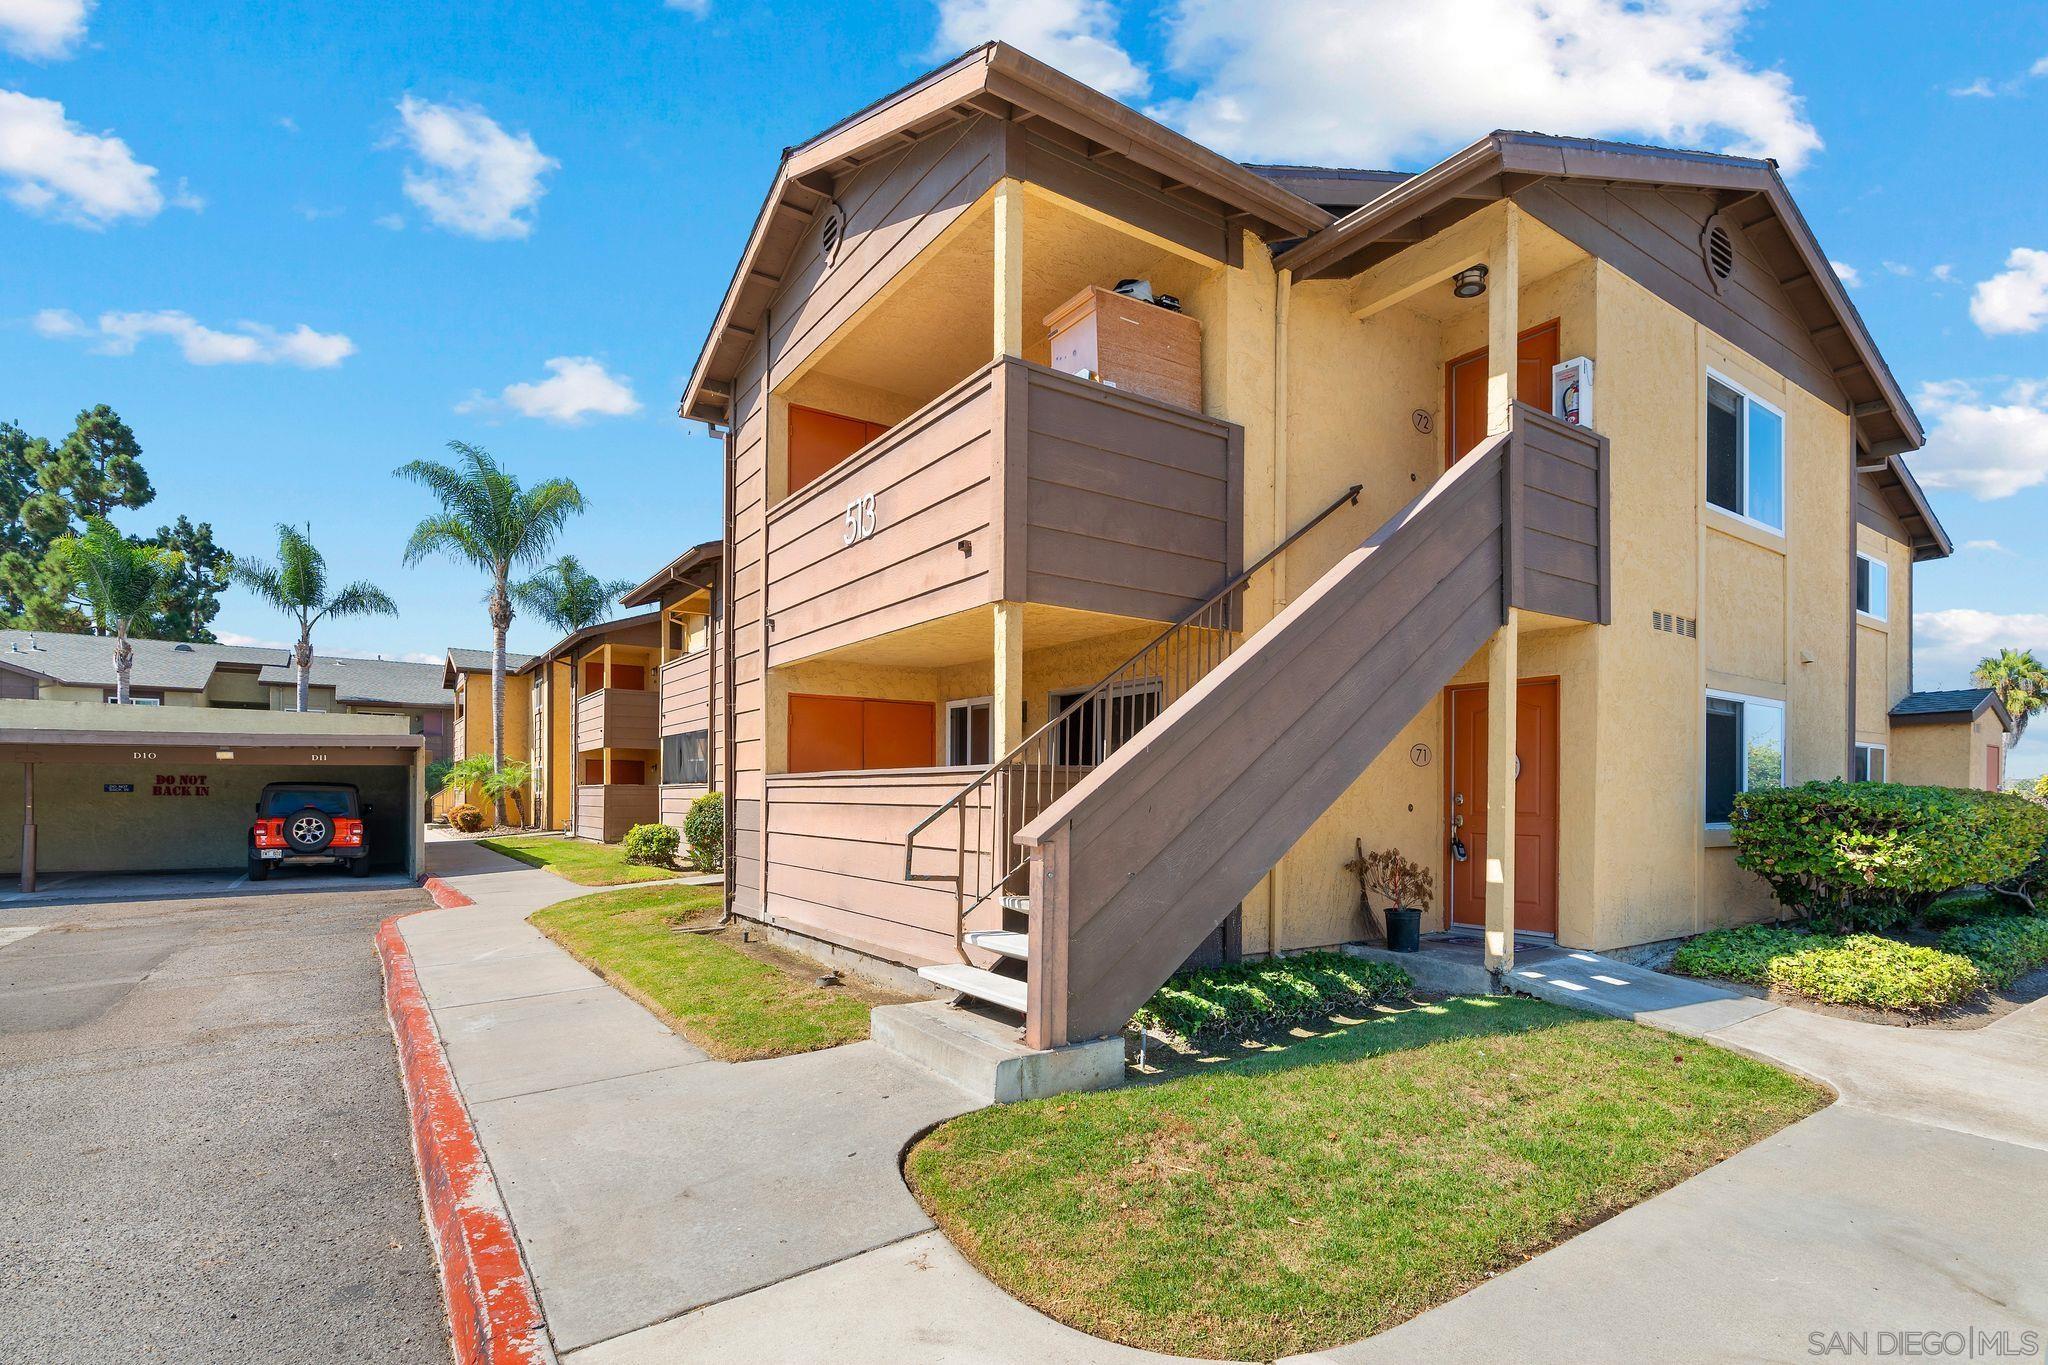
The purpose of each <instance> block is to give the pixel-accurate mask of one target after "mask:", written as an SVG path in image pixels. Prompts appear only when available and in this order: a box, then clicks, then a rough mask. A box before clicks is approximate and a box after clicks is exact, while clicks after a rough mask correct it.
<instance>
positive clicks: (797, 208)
mask: <svg viewBox="0 0 2048 1365" xmlns="http://www.w3.org/2000/svg"><path fill="white" fill-rule="evenodd" d="M984 115H993V116H995V117H997V118H1002V119H1005V120H1012V121H1023V120H1025V119H1034V118H1035V119H1043V120H1045V121H1047V122H1050V123H1053V124H1057V125H1059V126H1061V127H1064V128H1066V129H1068V130H1070V131H1072V132H1074V133H1076V134H1078V135H1080V136H1082V137H1084V138H1086V139H1087V140H1088V141H1089V143H1090V144H1091V146H1093V147H1094V148H1095V149H1096V152H1095V153H1094V155H1095V157H1096V159H1099V160H1100V159H1116V160H1122V161H1125V162H1128V163H1132V164H1134V165H1136V166H1138V167H1141V168H1143V170H1144V171H1146V172H1147V173H1150V174H1152V175H1155V176H1162V177H1164V178H1165V179H1166V180H1167V181H1169V182H1170V183H1171V184H1173V185H1174V186H1176V187H1178V188H1179V189H1181V190H1184V191H1188V192H1192V193H1194V194H1198V195H1201V196H1205V197H1206V198H1208V199H1213V200H1215V201H1217V202H1219V203H1221V204H1222V205H1223V206H1224V208H1225V209H1226V210H1227V211H1229V212H1231V213H1233V214H1234V215H1236V216H1237V217H1238V218H1239V219H1240V220H1241V221H1242V222H1243V223H1244V225H1245V226H1246V227H1249V228H1252V229H1253V230H1255V231H1257V232H1259V233H1260V234H1261V235H1263V236H1265V237H1266V238H1267V239H1268V240H1273V239H1278V238H1284V237H1299V236H1301V235H1303V234H1305V233H1311V232H1314V231H1316V230H1317V229H1319V228H1321V227H1323V226H1324V225H1325V224H1327V223H1329V222H1330V221H1331V219H1332V217H1333V215H1332V214H1331V213H1330V212H1329V211H1328V210H1326V209H1322V208H1318V207H1317V206H1316V205H1314V204H1312V203H1310V202H1309V201H1308V200H1306V199H1303V198H1302V197H1301V196H1300V195H1298V194H1295V193H1293V192H1292V191H1290V190H1289V189H1287V188H1286V187H1285V186H1283V185H1281V184H1279V183H1277V182H1276V181H1275V180H1273V179H1271V178H1269V177H1266V176H1262V175H1259V174H1257V173H1255V172H1253V171H1251V170H1249V169H1247V168H1246V167H1244V166H1241V165H1239V164H1238V163H1237V162H1235V161H1232V160H1230V159H1229V158H1227V157H1224V156H1221V155H1219V154H1217V153H1215V152H1212V151H1210V150H1209V149H1208V148H1207V147H1204V146H1202V145H1201V144H1200V143H1198V142H1195V141H1194V140H1192V139H1190V138H1187V137H1184V136H1182V135H1181V134H1179V133H1176V132H1174V131H1173V130H1172V129H1171V128H1168V127H1167V126H1166V125H1165V124H1162V123H1158V122H1156V121H1154V120H1152V119H1149V118H1147V117H1145V116H1144V115H1143V114H1140V113H1139V112H1138V111H1136V110H1135V109H1132V108H1131V107H1129V106H1128V105H1125V104H1122V103H1119V102H1118V101H1116V100H1113V99H1111V98H1110V97H1109V96H1107V95H1105V94H1103V93H1102V92H1100V91H1099V90H1094V89H1091V88H1090V87H1088V86H1086V85H1083V84H1082V83H1081V82H1080V81H1077V80H1075V79H1074V78H1073V77H1072V76H1069V75H1067V74H1066V73H1065V72H1062V71H1058V70H1056V69H1054V68H1053V67H1050V66H1047V65H1046V64H1045V63H1044V62H1041V61H1038V60H1037V59H1036V58H1033V57H1031V56H1028V55H1026V54H1025V53H1023V52H1020V51H1018V50H1017V49H1016V48H1014V47H1011V46H1010V45H1009V44H1007V43H985V44H983V45H982V46H980V47H977V48H974V49H972V50H971V51H968V52H965V53H962V54H961V55H960V56H959V57H956V58H955V59H954V60H952V61H950V62H948V63H946V64H945V65H944V66H941V67H938V68H936V69H934V70H932V71H928V72H926V73H925V74H924V75H922V76H920V77H918V78H917V79H916V80H914V81H912V82H911V83H910V84H908V85H906V86H904V87H903V88H902V89H900V90H897V91H895V92H894V93H892V94H889V95H886V96H884V97H883V98H881V99H880V100H877V101H876V102H875V103H873V104H871V105H869V106H867V107H866V108H865V109H861V110H859V111H857V112H855V113H853V114H851V115H849V116H848V117H846V118H844V119H841V120H840V121H839V122H838V123H835V124H833V125H832V126H831V127H830V128H827V129H826V130H825V131H824V132H822V133H819V134H818V135H817V136H815V137H813V138H811V139H809V140H808V141H805V142H802V143H799V144H798V145H796V146H794V147H789V148H786V149H784V151H783V153H782V163H781V165H780V166H779V167H778V168H777V169H776V172H775V179H774V181H773V183H772V184H770V186H769V188H768V197H767V199H766V201H765V202H764V203H763V204H762V205H761V212H760V214H759V215H758V216H757V217H756V218H755V220H754V230H753V233H752V234H751V235H750V236H749V237H748V239H747V245H746V249H745V250H744V251H743V252H742V253H741V256H740V262H739V266H738V268H737V269H735V270H734V272H733V276H732V282H731V283H730V284H729V285H727V286H726V291H725V297H724V298H723V300H721V302H720V303H719V306H718V312H717V314H716V316H715V317H714V318H713V320H712V323H711V331H710V335H708V336H707V337H706V338H705V340H704V349H703V350H702V351H701V352H700V353H699V354H698V357H697V364H696V366H695V368H694V369H692V370H691V372H690V382H689V384H688V385H687V386H686V387H685V389H684V390H683V397H682V402H681V404H680V406H679V409H678V410H679V412H680V413H681V415H682V416H684V417H689V418H695V419H697V420H699V421H703V422H722V421H724V420H726V418H727V417H728V416H729V412H728V408H729V405H730V403H731V399H732V391H731V385H732V381H733V378H734V376H735V375H737V374H738V373H739V368H740V363H741V361H742V360H743V359H744V358H745V356H746V353H747V351H748V349H749V348H750V347H751V346H752V344H753V342H754V340H755V338H756V336H757V335H758V334H759V326H760V320H761V317H762V315H763V314H764V313H765V311H766V310H767V307H768V305H769V303H770V302H771V301H772V300H773V299H774V298H775V296H776V294H777V292H778V291H779V290H780V288H781V281H782V276H783V271H784V267H785V266H786V265H787V264H788V262H789V261H790V259H791V258H792V257H793V255H794V254H795V251H796V249H797V246H798V244H799V242H800V240H801V239H802V237H803V234H804V230H805V229H806V228H807V227H808V226H809V224H810V222H811V219H812V218H813V217H814V216H815V215H816V214H817V213H818V211H819V210H820V209H822V208H823V207H824V206H825V205H826V204H828V203H830V202H831V201H832V197H833V191H832V184H831V182H832V179H833V177H834V176H836V175H839V174H842V173H845V172H848V171H851V170H856V169H858V168H859V167H861V166H862V165H864V164H866V163H867V162H868V161H871V160H873V159H875V158H877V157H880V156H883V155H887V154H890V153H894V152H897V151H900V150H901V149H902V148H903V146H904V145H905V143H906V142H914V141H917V140H919V139H922V138H924V137H927V136H929V135H930V134H932V133H935V132H937V131H939V130H940V129H942V128H946V127H949V126H951V125H953V124H956V123H958V122H960V121H961V120H963V119H968V118H975V117H980V116H984Z"/></svg>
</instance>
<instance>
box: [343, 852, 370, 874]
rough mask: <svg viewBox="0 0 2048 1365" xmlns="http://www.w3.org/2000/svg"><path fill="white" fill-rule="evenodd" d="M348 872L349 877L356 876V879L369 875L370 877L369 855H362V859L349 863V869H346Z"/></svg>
mask: <svg viewBox="0 0 2048 1365" xmlns="http://www.w3.org/2000/svg"><path fill="white" fill-rule="evenodd" d="M348 870H349V873H350V875H352V876H356V877H367V876H369V875H370V855H369V854H367V853H365V854H364V855H363V856H362V857H360V858H358V859H356V860H355V861H354V862H353V863H350V864H349V869H348Z"/></svg>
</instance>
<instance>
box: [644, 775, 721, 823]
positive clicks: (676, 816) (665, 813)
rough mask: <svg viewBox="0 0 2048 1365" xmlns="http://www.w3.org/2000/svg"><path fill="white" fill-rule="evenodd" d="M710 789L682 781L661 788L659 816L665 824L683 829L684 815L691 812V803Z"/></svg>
mask: <svg viewBox="0 0 2048 1365" xmlns="http://www.w3.org/2000/svg"><path fill="white" fill-rule="evenodd" d="M710 790H712V789H711V788H710V787H693V786H686V785H683V784H680V783H675V784H671V785H668V786H665V787H663V788H661V800H660V805H659V809H658V812H657V818H658V819H660V821H661V823H663V824H664V825H673V826H675V827H676V828H677V829H681V828H682V827H683V817H684V816H686V815H688V814H689V813H690V803H691V802H692V801H695V800H696V799H697V798H698V797H700V796H702V795H704V794H705V793H706V792H708V791H710Z"/></svg>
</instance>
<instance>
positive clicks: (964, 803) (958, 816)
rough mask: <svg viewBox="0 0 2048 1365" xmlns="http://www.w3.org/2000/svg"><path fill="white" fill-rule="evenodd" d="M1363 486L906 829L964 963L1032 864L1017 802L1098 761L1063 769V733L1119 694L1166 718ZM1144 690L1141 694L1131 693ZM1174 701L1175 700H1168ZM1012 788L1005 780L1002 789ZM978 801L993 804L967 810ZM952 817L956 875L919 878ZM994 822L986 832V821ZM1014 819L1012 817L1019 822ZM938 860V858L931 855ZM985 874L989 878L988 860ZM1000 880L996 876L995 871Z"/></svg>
mask: <svg viewBox="0 0 2048 1365" xmlns="http://www.w3.org/2000/svg"><path fill="white" fill-rule="evenodd" d="M1364 487H1365V486H1364V485H1363V484H1353V485H1351V487H1350V488H1348V489H1346V490H1345V491H1344V493H1342V494H1341V495H1340V496H1338V497H1337V498H1336V499H1335V500H1333V501H1332V502H1331V503H1330V505H1329V506H1328V507H1325V508H1324V509H1323V510H1322V511H1320V512H1318V513H1316V514H1315V515H1314V516H1313V517H1310V518H1309V519H1308V520H1307V521H1305V522H1303V523H1302V524H1301V526H1300V527H1298V528H1297V529H1296V530H1295V531H1294V532H1293V533H1292V534H1291V535H1289V536H1288V537H1287V538H1286V539H1285V540H1283V541H1281V542H1280V543H1279V544H1278V545H1275V546H1274V547H1273V548H1272V549H1271V550H1269V551H1267V552H1266V553H1265V554H1264V555H1262V556H1260V557H1259V559H1258V561H1257V562H1256V563H1254V564H1252V565H1251V566H1250V567H1248V568H1246V569H1245V570H1244V571H1243V572H1241V573H1239V574H1238V575H1237V576H1236V577H1234V578H1232V579H1231V580H1230V581H1229V582H1227V583H1225V584H1224V585H1223V586H1222V587H1220V588H1218V589H1217V590H1216V591H1215V592H1213V593H1211V594H1210V595H1209V596H1208V597H1207V598H1206V599H1204V600H1203V602H1202V603H1201V605H1199V606H1197V607H1195V608H1194V609H1193V610H1192V611H1190V612H1188V613H1187V614H1186V615H1184V616H1182V617H1181V618H1180V620H1178V621H1176V622H1174V623H1173V624H1172V625H1170V626H1168V627H1167V628H1166V629H1165V630H1163V631H1161V632H1160V633H1159V634H1158V635H1156V636H1154V637H1153V638H1152V639H1151V640H1150V641H1148V642H1147V643H1146V644H1145V645H1144V647H1142V648H1141V649H1139V650H1138V652H1137V653H1135V654H1133V655H1131V657H1130V658H1128V659H1126V660H1124V661H1123V663H1121V664H1119V665H1118V666H1117V667H1115V668H1113V669H1111V670H1110V671H1109V672H1108V673H1107V674H1105V675H1104V676H1103V677H1102V679H1101V680H1100V681H1099V682H1097V683H1096V684H1095V685H1094V686H1093V687H1090V688H1089V689H1088V690H1087V691H1085V692H1083V693H1081V694H1080V695H1079V696H1077V697H1075V698H1073V699H1072V700H1071V701H1069V702H1068V703H1067V704H1066V706H1065V707H1063V708H1061V710H1060V711H1059V712H1058V713H1057V714H1055V715H1053V716H1051V717H1049V718H1048V719H1047V720H1046V722H1045V723H1044V724H1043V725H1041V726H1039V727H1038V728H1037V729H1036V730H1033V731H1032V732H1031V733H1030V734H1029V735H1027V736H1025V737H1024V739H1023V740H1022V741H1020V742H1019V743H1018V744H1017V745H1016V746H1015V747H1014V748H1012V749H1011V750H1010V751H1009V752H1008V753H1006V754H1004V755H1003V756H1002V757H1001V758H998V759H996V760H995V762H993V763H991V764H989V765H988V766H987V767H986V768H983V769H982V770H981V771H980V772H979V773H977V774H975V775H974V777H972V778H970V779H969V780H968V781H967V783H966V784H965V785H964V786H962V787H961V788H960V790H959V791H956V792H954V793H953V795H951V796H950V797H948V798H947V799H946V800H945V801H943V802H941V803H940V804H939V806H938V807H937V808H936V809H934V810H933V811H932V812H931V813H930V814H929V815H927V816H925V817H924V818H923V819H922V820H919V821H918V822H917V823H916V824H914V825H912V826H911V827H910V830H909V832H908V833H907V834H905V835H904V837H903V879H904V880H905V881H907V882H952V883H953V897H954V911H955V913H954V918H953V948H954V951H955V952H956V953H958V954H959V956H960V960H961V961H963V962H965V961H967V944H966V938H965V932H966V921H967V916H968V915H969V914H971V913H972V912H973V911H974V910H975V909H976V908H977V907H979V906H980V905H981V904H982V903H983V902H984V901H986V900H987V899H988V898H989V897H990V896H993V895H995V894H997V893H998V892H999V891H1001V890H1002V889H1003V888H1004V887H1005V886H1008V885H1010V883H1011V882H1012V880H1013V879H1014V878H1015V877H1016V875H1017V873H1018V872H1020V871H1021V870H1022V869H1023V868H1024V866H1025V864H1026V863H1027V862H1029V858H1028V857H1025V858H1014V859H1013V860H1012V861H1010V862H1008V863H1007V864H1005V863H1004V861H1003V858H1002V855H1001V854H1000V853H999V852H998V850H999V849H1001V848H1004V847H1006V846H1010V845H1009V843H1008V836H1009V835H1010V834H1011V833H1013V832H1014V830H1015V829H1018V828H1022V827H1023V825H1024V824H1025V823H1026V822H1027V821H1028V819H1029V818H1030V817H1031V816H1032V815H1035V814H1036V811H1035V810H1022V811H1015V812H1013V811H1012V810H1011V809H1010V806H1011V804H1012V801H1013V799H1014V800H1015V801H1016V802H1017V803H1018V804H1020V805H1021V806H1029V805H1031V804H1032V803H1034V802H1036V803H1039V808H1040V809H1042V808H1043V805H1044V804H1049V803H1050V802H1049V800H1048V798H1050V799H1055V800H1056V799H1057V798H1058V796H1059V795H1060V791H1059V786H1060V782H1061V780H1062V772H1063V770H1066V769H1072V768H1076V767H1080V768H1086V767H1092V766H1093V763H1094V761H1099V760H1091V761H1089V762H1083V763H1076V764H1063V763H1061V762H1059V761H1058V759H1059V757H1060V755H1059V752H1058V750H1057V749H1056V747H1055V740H1056V738H1057V737H1058V736H1059V735H1060V734H1061V733H1062V730H1061V727H1062V726H1064V725H1066V724H1067V722H1068V721H1069V720H1070V719H1073V718H1075V717H1078V716H1079V715H1080V713H1081V712H1082V711H1083V709H1084V708H1087V707H1092V706H1096V705H1097V704H1098V703H1101V704H1102V709H1101V710H1099V711H1098V713H1097V715H1098V727H1099V728H1100V727H1103V726H1106V725H1107V724H1108V723H1109V722H1110V720H1111V713H1110V711H1109V709H1108V706H1109V703H1110V701H1111V699H1113V698H1114V697H1116V696H1117V695H1118V694H1119V689H1122V690H1123V695H1126V696H1134V697H1135V696H1153V695H1155V694H1154V692H1153V691H1152V689H1154V688H1155V687H1156V689H1157V692H1156V696H1157V705H1156V708H1155V709H1154V711H1153V713H1152V715H1150V716H1146V717H1145V718H1144V719H1143V721H1142V722H1141V723H1140V725H1139V726H1137V727H1134V728H1143V726H1144V725H1146V724H1150V723H1151V721H1152V719H1153V718H1154V717H1156V716H1157V714H1158V713H1159V712H1160V711H1164V710H1165V709H1166V707H1167V705H1168V704H1169V703H1170V701H1171V699H1172V697H1177V696H1179V695H1180V694H1181V693H1182V692H1184V691H1185V690H1186V689H1187V688H1188V687H1190V686H1192V685H1193V684H1194V683H1195V682H1198V681H1200V680H1201V678H1202V677H1203V676H1204V675H1206V674H1207V673H1208V672H1209V671H1210V670H1212V669H1214V668H1215V667H1216V666H1217V665H1218V664H1220V663H1222V662H1223V661H1224V660H1225V659H1227V658H1228V657H1230V655H1231V653H1232V652H1233V651H1234V650H1235V648H1236V641H1235V639H1234V638H1233V637H1234V635H1235V634H1236V627H1235V626H1233V625H1232V623H1231V612H1230V599H1231V598H1232V597H1233V596H1234V595H1235V594H1236V593H1238V592H1239V591H1241V590H1242V589H1243V588H1244V586H1245V585H1246V584H1247V583H1249V582H1250V581H1251V579H1252V576H1253V575H1254V574H1256V573H1258V571H1259V570H1261V569H1263V568H1265V567H1266V566H1267V565H1268V564H1271V563H1272V562H1273V561H1274V560H1275V559H1278V558H1279V557H1280V556H1281V555H1282V554H1283V553H1285V552H1286V551H1287V549H1288V547H1289V546H1291V545H1293V544H1294V543H1295V542H1296V541H1298V540H1300V539H1301V538H1302V537H1303V536H1305V535H1307V534H1308V533H1309V532H1310V531H1313V530H1314V529H1315V528H1316V527H1317V526H1319V525H1321V524H1322V523H1323V521H1324V520H1325V519H1327V518H1328V517H1329V516H1331V515H1332V514H1333V513H1335V512H1336V510H1337V509H1338V508H1339V507H1342V506H1344V505H1345V504H1346V503H1351V504H1353V505H1354V506H1355V505H1356V504H1357V502H1358V496H1359V494H1360V493H1361V492H1363V491H1364ZM1141 688H1142V689H1144V690H1143V691H1136V690H1134V689H1141ZM1169 692H1171V694H1172V695H1171V697H1170V696H1169V695H1168V694H1169ZM1095 741H1096V742H1097V743H1098V744H1103V745H1106V741H1107V736H1105V735H1103V734H1100V733H1098V734H1097V735H1096V736H1095ZM1005 779H1007V780H1005ZM977 793H979V794H981V795H982V796H984V797H987V798H990V799H988V800H984V801H979V802H970V800H969V798H971V797H974V796H976V795H977ZM970 809H971V810H972V816H973V819H974V822H975V827H974V833H976V834H977V835H980V834H984V833H985V834H988V835H989V836H991V837H990V838H989V841H988V847H987V848H986V849H985V850H979V851H977V852H976V853H975V854H974V855H972V856H973V857H974V858H975V860H976V864H977V865H976V867H975V868H974V869H973V871H974V873H975V874H976V875H974V876H973V877H972V887H971V893H970V869H969V867H968V860H969V857H970V855H969V853H968V845H969V840H968V834H969V818H970ZM948 811H952V812H953V813H954V817H955V821H956V828H955V839H954V844H953V847H954V853H955V861H954V868H953V870H952V871H951V872H918V871H916V870H915V866H914V864H915V861H916V858H917V851H918V850H917V836H918V835H920V834H922V833H923V832H924V831H925V830H927V829H929V828H931V826H932V825H933V824H935V823H936V822H937V821H938V820H939V819H940V818H941V817H942V816H944V815H945V814H946V812H948ZM985 814H986V815H987V816H989V817H990V819H989V821H988V823H987V824H984V821H983V816H984V815H985ZM1013 817H1014V818H1013ZM932 851H934V852H937V851H939V850H932ZM984 859H985V860H986V862H987V864H988V866H987V868H986V875H985V876H984V875H980V874H981V873H982V872H983V871H984V869H983V868H982V867H981V866H980V863H981V861H982V860H984ZM998 867H1000V868H1001V871H1000V872H998V871H997V868H998Z"/></svg>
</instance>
